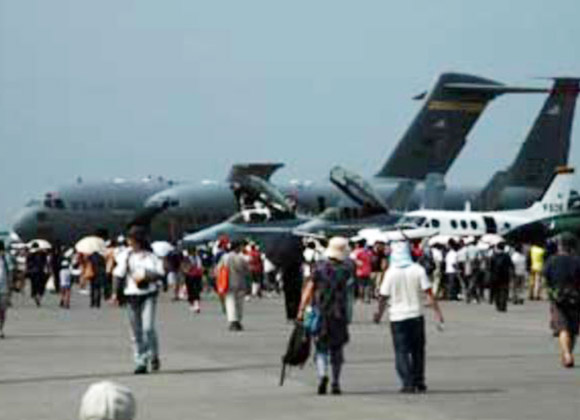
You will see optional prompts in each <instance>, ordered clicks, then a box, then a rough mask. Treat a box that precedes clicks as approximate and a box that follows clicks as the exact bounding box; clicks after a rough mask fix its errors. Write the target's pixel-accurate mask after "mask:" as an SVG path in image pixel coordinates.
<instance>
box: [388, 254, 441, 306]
mask: <svg viewBox="0 0 580 420" xmlns="http://www.w3.org/2000/svg"><path fill="white" fill-rule="evenodd" d="M444 251H445V247H444V246H442V245H441V244H435V245H433V246H432V247H431V255H432V257H433V262H434V263H435V269H434V270H433V274H432V277H431V279H432V281H433V295H434V296H435V297H436V298H439V297H441V296H442V295H443V290H444V286H443V280H444V272H445V253H444ZM381 280H382V278H381Z"/></svg>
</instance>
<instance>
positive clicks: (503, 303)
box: [490, 242, 514, 312]
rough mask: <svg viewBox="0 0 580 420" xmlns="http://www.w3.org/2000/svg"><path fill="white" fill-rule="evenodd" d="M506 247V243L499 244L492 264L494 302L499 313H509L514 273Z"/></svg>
mask: <svg viewBox="0 0 580 420" xmlns="http://www.w3.org/2000/svg"><path fill="white" fill-rule="evenodd" d="M505 247H506V246H505V242H500V243H499V244H497V246H496V252H495V253H494V254H493V256H492V258H491V264H490V274H491V287H492V289H493V300H494V302H495V307H496V309H497V310H498V312H506V311H507V303H508V299H509V290H510V280H511V277H512V274H513V272H514V264H513V262H512V259H511V258H510V256H509V255H508V254H507V253H506V249H505Z"/></svg>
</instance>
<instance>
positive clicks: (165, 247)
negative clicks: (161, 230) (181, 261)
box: [151, 241, 175, 258]
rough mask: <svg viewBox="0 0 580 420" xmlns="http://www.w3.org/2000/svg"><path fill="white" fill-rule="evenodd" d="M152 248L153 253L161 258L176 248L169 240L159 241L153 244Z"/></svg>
mask: <svg viewBox="0 0 580 420" xmlns="http://www.w3.org/2000/svg"><path fill="white" fill-rule="evenodd" d="M151 249H153V253H154V254H155V255H157V256H158V257H159V258H165V257H167V255H169V253H170V252H171V251H173V250H174V249H175V247H174V246H173V245H171V244H170V243H169V242H165V241H157V242H153V243H152V244H151Z"/></svg>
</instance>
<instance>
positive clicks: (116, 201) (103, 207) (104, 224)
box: [12, 177, 175, 244]
mask: <svg viewBox="0 0 580 420" xmlns="http://www.w3.org/2000/svg"><path fill="white" fill-rule="evenodd" d="M173 186H175V182H173V181H169V180H165V179H164V178H162V177H159V178H153V177H147V178H144V179H143V180H141V181H127V180H124V179H115V180H113V181H98V182H85V181H82V180H81V179H79V180H78V181H77V182H76V183H74V184H70V185H65V186H62V187H60V188H57V189H56V190H54V191H52V192H48V193H46V194H45V195H44V197H41V198H40V199H35V200H31V201H30V202H29V203H28V204H27V205H26V207H25V208H24V209H22V210H21V211H20V212H19V213H18V214H17V215H16V221H15V223H14V224H13V226H12V230H13V231H14V232H15V233H16V234H17V235H18V237H19V238H20V239H21V240H23V241H25V242H28V241H30V240H32V239H46V240H48V241H50V242H52V243H62V244H70V243H74V242H76V241H77V240H78V239H80V238H82V237H83V236H86V235H91V234H94V233H95V232H97V231H99V230H102V231H107V232H109V233H110V234H119V233H122V232H124V231H125V230H126V227H127V224H129V223H130V222H131V221H132V220H134V219H135V216H136V214H137V212H138V211H139V210H141V209H142V208H143V205H144V203H145V200H146V199H147V198H148V197H150V196H152V195H154V194H156V193H158V192H160V191H162V190H164V189H167V188H171V187H173Z"/></svg>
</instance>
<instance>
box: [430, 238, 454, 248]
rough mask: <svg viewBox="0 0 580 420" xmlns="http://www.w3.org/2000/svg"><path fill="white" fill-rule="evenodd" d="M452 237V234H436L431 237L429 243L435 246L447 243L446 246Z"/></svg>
mask: <svg viewBox="0 0 580 420" xmlns="http://www.w3.org/2000/svg"><path fill="white" fill-rule="evenodd" d="M451 238H452V236H449V235H435V236H433V237H432V238H431V239H429V245H430V246H433V245H445V246H447V244H449V240H450V239H451Z"/></svg>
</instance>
